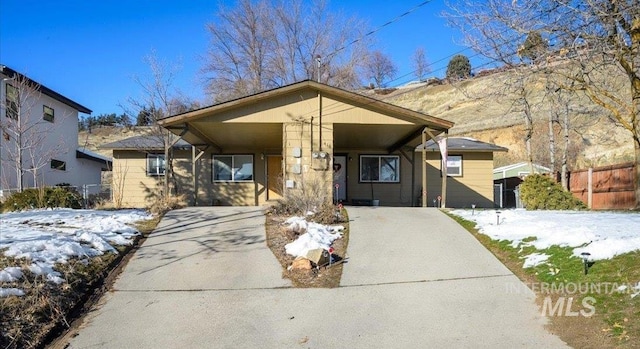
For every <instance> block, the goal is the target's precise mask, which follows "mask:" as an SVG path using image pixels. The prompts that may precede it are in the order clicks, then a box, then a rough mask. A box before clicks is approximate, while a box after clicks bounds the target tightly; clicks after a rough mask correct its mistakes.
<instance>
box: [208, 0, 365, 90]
mask: <svg viewBox="0 0 640 349" xmlns="http://www.w3.org/2000/svg"><path fill="white" fill-rule="evenodd" d="M365 28H366V26H365V25H364V24H363V23H362V22H361V21H360V20H358V19H355V18H346V17H344V16H341V15H339V14H334V13H331V12H330V11H329V10H328V8H327V3H326V1H323V0H319V1H313V2H304V1H302V0H294V1H269V0H258V1H252V0H240V1H239V2H238V3H237V5H236V6H235V7H232V8H228V7H225V6H221V7H220V10H219V11H218V13H217V14H216V18H215V20H214V21H213V22H211V23H209V24H208V26H207V29H208V31H209V33H210V34H211V44H210V49H209V52H208V54H207V56H206V65H205V67H204V69H203V71H204V74H205V76H206V84H207V89H208V92H209V94H210V96H211V97H212V99H213V100H214V101H223V100H227V99H231V98H235V97H240V96H244V95H247V94H252V93H257V92H260V91H264V90H266V89H270V88H275V87H278V86H282V85H285V84H290V83H293V82H297V81H300V80H303V79H316V78H317V77H318V76H319V77H320V81H321V82H323V83H327V84H330V85H334V86H338V87H344V88H352V87H357V86H359V84H360V80H361V79H360V76H361V72H360V70H361V69H362V67H363V66H364V64H365V62H366V57H367V54H366V52H367V49H366V47H367V44H368V42H369V41H368V40H370V39H369V37H366V38H363V33H364V30H365ZM317 58H320V61H321V65H320V71H318V65H317V63H316V62H317V61H316V60H317Z"/></svg>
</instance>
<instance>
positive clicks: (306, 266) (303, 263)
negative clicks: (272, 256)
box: [290, 257, 312, 270]
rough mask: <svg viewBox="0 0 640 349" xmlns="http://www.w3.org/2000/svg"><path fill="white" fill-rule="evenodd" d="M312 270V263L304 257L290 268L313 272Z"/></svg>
mask: <svg viewBox="0 0 640 349" xmlns="http://www.w3.org/2000/svg"><path fill="white" fill-rule="evenodd" d="M311 268H312V266H311V261H310V260H308V259H306V258H304V257H298V258H296V259H295V260H294V261H293V263H291V267H290V269H291V270H311Z"/></svg>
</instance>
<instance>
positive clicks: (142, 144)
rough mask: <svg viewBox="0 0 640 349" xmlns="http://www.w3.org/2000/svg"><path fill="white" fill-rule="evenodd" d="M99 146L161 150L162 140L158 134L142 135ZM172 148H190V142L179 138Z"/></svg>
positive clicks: (104, 147)
mask: <svg viewBox="0 0 640 349" xmlns="http://www.w3.org/2000/svg"><path fill="white" fill-rule="evenodd" d="M100 148H102V149H113V150H163V149H164V142H163V140H162V139H161V138H160V137H158V136H153V135H144V136H134V137H129V138H125V139H121V140H119V141H115V142H111V143H107V144H103V145H101V146H100ZM173 148H174V149H190V148H191V144H189V143H187V142H185V141H184V140H182V139H180V140H178V142H176V144H174V145H173Z"/></svg>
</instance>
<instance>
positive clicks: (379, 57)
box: [365, 51, 398, 88]
mask: <svg viewBox="0 0 640 349" xmlns="http://www.w3.org/2000/svg"><path fill="white" fill-rule="evenodd" d="M365 69H366V72H367V76H368V77H370V78H371V79H372V80H373V82H374V83H375V85H376V87H378V88H380V87H384V86H385V85H386V81H387V79H391V78H393V77H394V76H395V75H396V72H397V71H398V68H396V65H395V64H394V63H393V61H392V60H391V58H389V57H388V56H387V55H385V54H384V53H382V52H380V51H374V52H372V53H371V54H370V55H369V59H368V61H367V65H366V68H365Z"/></svg>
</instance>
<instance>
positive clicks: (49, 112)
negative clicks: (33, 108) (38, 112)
mask: <svg viewBox="0 0 640 349" xmlns="http://www.w3.org/2000/svg"><path fill="white" fill-rule="evenodd" d="M53 114H54V111H53V108H51V107H47V106H46V105H43V106H42V119H44V120H46V121H49V122H53Z"/></svg>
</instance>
